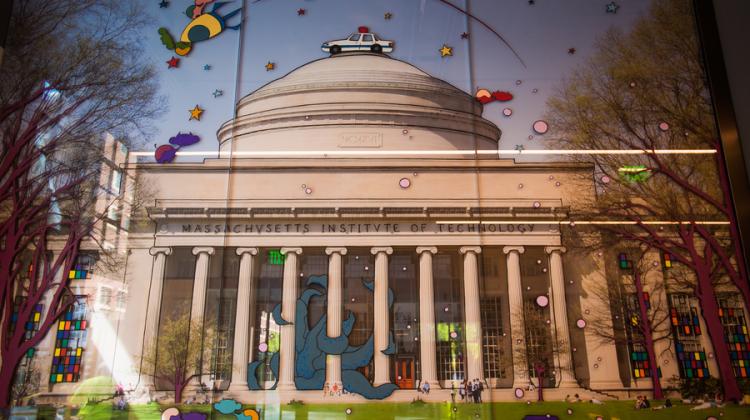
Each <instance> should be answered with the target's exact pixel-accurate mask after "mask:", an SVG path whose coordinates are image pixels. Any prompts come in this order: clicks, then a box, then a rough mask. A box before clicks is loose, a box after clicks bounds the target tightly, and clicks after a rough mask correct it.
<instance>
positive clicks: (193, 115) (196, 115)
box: [188, 105, 203, 121]
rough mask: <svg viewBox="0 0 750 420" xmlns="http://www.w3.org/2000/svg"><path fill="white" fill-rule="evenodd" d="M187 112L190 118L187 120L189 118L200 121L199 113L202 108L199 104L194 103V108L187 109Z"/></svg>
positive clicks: (201, 111)
mask: <svg viewBox="0 0 750 420" xmlns="http://www.w3.org/2000/svg"><path fill="white" fill-rule="evenodd" d="M188 112H189V113H190V119H188V121H190V120H198V121H200V120H201V114H203V108H201V107H200V106H198V105H196V106H195V108H193V109H189V110H188Z"/></svg>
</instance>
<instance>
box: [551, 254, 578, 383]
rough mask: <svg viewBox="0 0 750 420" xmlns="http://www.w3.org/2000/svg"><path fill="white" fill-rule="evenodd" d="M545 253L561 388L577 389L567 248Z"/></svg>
mask: <svg viewBox="0 0 750 420" xmlns="http://www.w3.org/2000/svg"><path fill="white" fill-rule="evenodd" d="M544 252H546V253H547V254H549V278H550V283H551V286H552V310H553V312H554V315H555V332H556V335H557V342H558V343H557V344H558V345H559V348H558V349H557V355H558V357H557V359H558V361H559V363H560V366H559V369H560V378H559V380H560V387H577V386H578V382H576V379H575V372H574V371H573V359H572V356H571V353H570V331H569V330H568V307H567V305H566V299H565V274H564V273H563V265H562V253H563V252H565V247H562V246H548V247H545V248H544Z"/></svg>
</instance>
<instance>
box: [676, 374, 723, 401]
mask: <svg viewBox="0 0 750 420" xmlns="http://www.w3.org/2000/svg"><path fill="white" fill-rule="evenodd" d="M675 380H676V382H677V391H678V392H679V393H680V395H682V398H686V399H691V400H697V399H707V398H710V399H713V398H714V396H716V394H717V393H721V392H722V387H721V381H720V380H718V379H716V378H679V379H675Z"/></svg>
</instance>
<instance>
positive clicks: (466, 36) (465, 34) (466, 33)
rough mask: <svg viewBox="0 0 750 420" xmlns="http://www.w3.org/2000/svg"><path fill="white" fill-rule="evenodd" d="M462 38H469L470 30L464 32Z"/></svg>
mask: <svg viewBox="0 0 750 420" xmlns="http://www.w3.org/2000/svg"><path fill="white" fill-rule="evenodd" d="M461 39H469V33H468V32H464V33H462V34H461Z"/></svg>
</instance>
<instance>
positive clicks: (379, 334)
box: [370, 247, 393, 386]
mask: <svg viewBox="0 0 750 420" xmlns="http://www.w3.org/2000/svg"><path fill="white" fill-rule="evenodd" d="M370 251H371V252H372V254H373V255H375V290H374V295H375V296H374V305H373V318H374V321H375V325H374V327H373V336H374V337H373V338H374V340H373V341H374V342H375V352H374V353H375V354H374V356H373V358H374V363H373V364H374V368H375V379H374V380H373V382H372V384H373V386H379V385H382V384H385V383H390V382H391V378H390V376H391V366H390V357H388V355H387V354H383V350H385V349H386V348H388V337H389V335H390V334H389V332H390V325H391V324H390V320H389V318H388V316H389V312H390V311H389V308H388V255H391V254H393V248H391V247H375V248H372V249H371V250H370Z"/></svg>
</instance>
